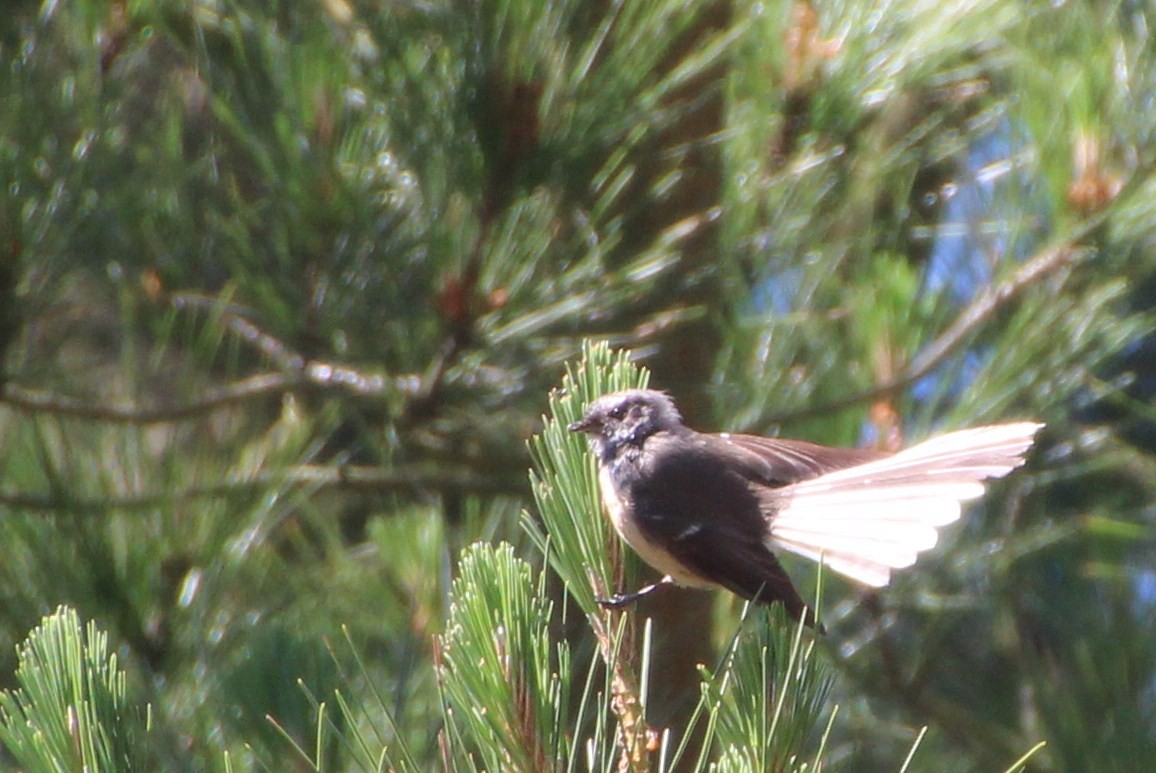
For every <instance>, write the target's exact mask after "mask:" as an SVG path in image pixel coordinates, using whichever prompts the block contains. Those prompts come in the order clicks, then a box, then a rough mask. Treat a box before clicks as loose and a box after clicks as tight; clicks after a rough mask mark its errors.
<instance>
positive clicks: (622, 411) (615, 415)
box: [610, 405, 626, 419]
mask: <svg viewBox="0 0 1156 773" xmlns="http://www.w3.org/2000/svg"><path fill="white" fill-rule="evenodd" d="M625 415H626V406H625V405H616V406H614V407H613V408H611V409H610V418H612V419H621V418H622V417H623V416H625Z"/></svg>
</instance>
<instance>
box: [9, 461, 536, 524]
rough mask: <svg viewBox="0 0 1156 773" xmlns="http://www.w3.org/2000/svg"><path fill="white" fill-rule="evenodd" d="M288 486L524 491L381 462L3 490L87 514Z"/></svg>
mask: <svg viewBox="0 0 1156 773" xmlns="http://www.w3.org/2000/svg"><path fill="white" fill-rule="evenodd" d="M278 485H280V486H282V487H285V488H292V487H307V488H312V489H344V490H346V491H359V492H363V493H389V492H395V491H423V490H430V491H434V490H436V491H442V492H446V491H450V492H459V493H465V492H469V493H485V494H511V495H512V494H522V493H524V489H525V481H524V480H523V479H522V477H521V476H516V477H515V478H500V477H494V476H489V475H479V474H477V473H475V472H472V471H469V470H447V469H436V470H431V469H428V468H418V469H404V468H403V469H398V470H387V469H383V468H381V467H372V466H363V465H348V466H328V465H311V464H305V465H299V466H296V467H290V468H287V469H284V470H268V471H262V472H259V473H257V474H255V475H251V476H249V477H246V478H244V479H240V480H226V481H221V482H218V483H212V484H208V485H204V486H193V487H190V488H187V489H184V490H183V491H174V492H163V493H161V492H158V493H143V494H129V495H125V496H109V497H93V498H88V499H78V498H70V497H61V496H58V495H55V494H30V493H27V492H0V508H5V509H9V510H23V511H29V512H43V513H47V514H52V513H81V512H101V511H106V510H126V511H139V510H151V509H154V508H157V507H160V506H164V505H172V504H174V503H180V502H190V501H200V500H205V499H227V498H230V497H239V496H250V495H252V494H254V493H257V492H260V491H264V490H266V489H267V488H268V487H269V486H278Z"/></svg>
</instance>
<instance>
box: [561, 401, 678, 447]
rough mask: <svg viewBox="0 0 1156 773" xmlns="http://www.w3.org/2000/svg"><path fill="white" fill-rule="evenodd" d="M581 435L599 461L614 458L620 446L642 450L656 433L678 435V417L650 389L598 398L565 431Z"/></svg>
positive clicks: (672, 403) (674, 410)
mask: <svg viewBox="0 0 1156 773" xmlns="http://www.w3.org/2000/svg"><path fill="white" fill-rule="evenodd" d="M569 429H570V431H571V432H585V433H587V434H588V435H590V438H591V442H592V443H593V445H594V449H595V451H596V452H597V454H598V456H599V458H600V459H602V460H603V461H606V460H609V459H612V458H614V456H615V455H616V454H617V453H618V450H619V449H621V448H623V447H624V446H638V447H640V446H642V444H643V443H644V442H645V441H646V439H647V438H648V437H650V436H651V435H653V434H655V433H656V432H682V431H685V427H684V426H683V424H682V416H681V415H680V414H679V412H678V408H677V407H675V405H674V400H672V399H670V396H669V395H667V394H665V393H663V392H656V391H654V390H652V389H629V390H626V391H624V392H612V393H610V394H608V395H603V396H602V397H599V398H598V399H597V400H595V401H594V402H592V403H590V406H589V407H588V408H587V409H586V414H585V415H584V416H583V417H582V418H581V419H580V420H579V421H576V422H574V423H573V424H571V425H570V427H569Z"/></svg>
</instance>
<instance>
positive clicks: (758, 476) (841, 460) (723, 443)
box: [697, 432, 889, 488]
mask: <svg viewBox="0 0 1156 773" xmlns="http://www.w3.org/2000/svg"><path fill="white" fill-rule="evenodd" d="M697 437H698V440H699V442H701V443H703V444H705V445H706V446H707V447H708V448H710V449H711V450H712V451H713V452H714V453H717V454H719V455H721V456H724V457H727V458H728V459H729V460H730V464H731V465H732V466H733V468H734V469H735V470H736V471H738V472H739V474H741V475H742V476H743V477H745V478H747V479H749V480H751V481H753V482H756V483H760V484H762V485H764V486H771V487H775V488H778V487H781V486H789V485H790V484H792V483H798V482H799V481H803V480H809V479H811V478H817V477H819V476H820V475H823V474H824V473H828V472H833V471H835V470H841V469H844V468H846V467H854V466H855V465H857V464H864V463H865V462H870V461H873V460H875V459H880V458H883V457H885V456H888V455H889V454H887V453H884V452H882V451H872V450H869V449H860V448H830V447H828V446H821V445H818V444H817V443H808V442H806V441H804V440H780V439H778V438H769V437H759V436H757V435H732V434H730V433H727V432H723V433H720V434H717V435H706V434H700V435H698V436H697Z"/></svg>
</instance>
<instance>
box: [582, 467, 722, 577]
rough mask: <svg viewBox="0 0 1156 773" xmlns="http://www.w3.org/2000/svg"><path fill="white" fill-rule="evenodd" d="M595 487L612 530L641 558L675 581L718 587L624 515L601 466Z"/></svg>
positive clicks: (610, 476) (616, 489)
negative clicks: (599, 493)
mask: <svg viewBox="0 0 1156 773" xmlns="http://www.w3.org/2000/svg"><path fill="white" fill-rule="evenodd" d="M598 488H599V490H600V491H601V492H602V504H603V505H604V506H605V507H606V512H607V514H608V515H609V516H610V522H611V523H613V524H614V530H615V531H617V532H618V536H620V537H622V539H623V540H624V541H625V542H626V544H627V545H629V546H630V547H631V548H633V549H634V552H635V553H637V554H638V555H639V556H640V557H641V558H642V560H643V561H645V562H646V563H648V564H649V565H650V566H652V567H654V568H655V569H657V570H658V571H660V572H662V573H663V574H665V575H668V576H669V577H670V578H671V579H672V580H674V581H675V582H676V583H678V584H679V585H685V586H687V587H690V588H717V587H718V585H717V584H716V583H713V582H711V581H710V580H706V579H704V578H702V577H699V576H698V575H697V574H694V573H693V572H691V571H690V570H689V569H687V568H686V567H685V566H683V565H682V564H680V563H679V562H678V561H677V560H675V558H674V557H673V556H671V555H670V554H669V553H667V552H666V551H665V550H663V549H662V548H661V547H659V546H658V545H656V544H655V543H653V542H651V541H650V540H648V539H647V538H646V537H645V536H643V534H642V532H641V531H640V530H639V529H638V526H637V525H636V524H635V523H634V521H633V520H631V519H629V518H627V517H626V509H625V508H624V507H623V500H622V497H621V496H620V494H619V492H618V487H617V486H615V485H614V478H613V476H612V475H611V474H610V470H609V469H608V468H607V467H605V466H603V467H601V469H599V471H598Z"/></svg>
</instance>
